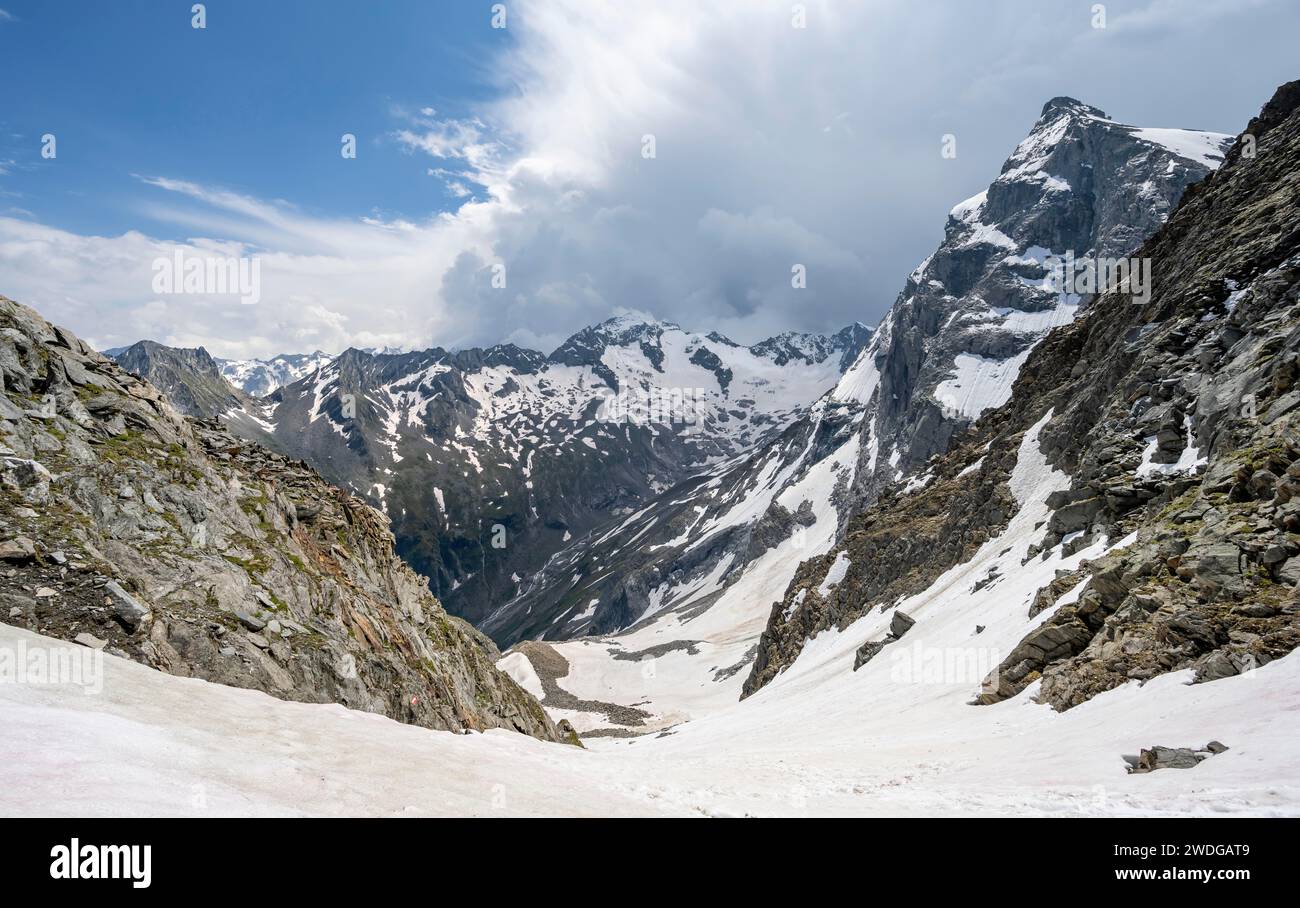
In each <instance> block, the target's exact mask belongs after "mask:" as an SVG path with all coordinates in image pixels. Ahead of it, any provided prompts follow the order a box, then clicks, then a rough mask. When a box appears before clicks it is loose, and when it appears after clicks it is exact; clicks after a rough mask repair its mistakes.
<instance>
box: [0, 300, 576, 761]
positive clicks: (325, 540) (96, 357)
mask: <svg viewBox="0 0 1300 908" xmlns="http://www.w3.org/2000/svg"><path fill="white" fill-rule="evenodd" d="M0 382H2V384H3V394H0V537H3V542H0V556H2V560H3V563H0V608H2V609H3V610H2V611H0V619H2V620H5V621H8V622H9V623H12V624H17V625H20V626H24V627H26V628H28V629H30V630H33V631H36V632H39V633H42V634H46V635H49V636H54V637H62V638H64V639H68V640H80V641H84V642H86V643H87V644H89V645H95V646H102V647H104V648H105V650H106V651H108V652H111V653H114V654H116V655H120V656H125V657H128V658H131V659H135V660H137V661H139V662H143V663H145V664H147V665H151V666H153V667H155V668H157V669H159V670H162V671H166V672H170V673H172V674H177V675H185V676H191V677H197V678H203V679H205V680H209V681H214V682H219V683H223V684H229V685H234V686H239V687H249V688H257V689H260V690H263V691H266V692H267V693H269V694H272V695H274V696H277V697H280V698H283V699H291V700H302V701H308V702H336V703H342V704H344V705H346V706H349V707H352V708H356V709H363V710H369V711H373V712H378V713H382V714H384V715H387V716H389V717H391V718H394V719H397V720H399V721H402V722H408V723H412V724H417V725H423V726H426V727H430V728H439V729H449V730H468V729H476V730H482V729H488V728H509V729H515V730H518V731H521V732H524V733H526V734H530V735H534V736H537V737H539V738H543V739H547V740H559V738H560V735H559V732H557V730H556V727H555V725H554V724H553V723H552V722H551V720H550V719H549V718H548V717H547V716H546V714H545V712H544V711H543V710H542V708H541V706H540V705H539V704H538V703H537V702H536V700H534V699H533V698H532V697H531V696H530V695H529V694H528V693H527V692H525V691H524V690H523V689H522V688H520V687H519V686H518V685H517V684H515V683H514V682H513V681H512V680H511V679H510V678H508V677H507V676H505V675H503V674H502V673H500V672H498V671H497V670H496V668H495V667H494V662H495V660H496V659H497V658H498V657H499V653H498V652H497V651H496V648H495V647H494V646H493V645H492V644H491V642H490V641H488V640H487V639H486V638H485V637H483V636H482V635H481V634H479V633H478V632H477V631H475V630H474V629H473V628H471V627H469V626H468V625H466V624H465V623H464V622H462V621H460V620H459V619H455V618H452V617H451V616H449V615H447V614H446V612H444V611H443V609H442V607H441V606H440V605H439V603H438V602H437V600H435V599H434V598H433V596H432V595H431V594H430V592H429V590H428V588H427V586H426V583H425V581H424V579H423V578H421V577H419V576H418V575H416V574H415V573H414V572H412V571H411V570H410V569H409V568H408V567H407V566H406V565H405V564H403V563H402V561H401V560H400V559H399V558H398V557H397V555H396V553H395V552H394V549H393V540H392V536H391V535H390V534H389V532H388V528H387V525H386V521H385V520H384V518H383V516H382V515H381V514H379V513H377V512H376V511H375V510H374V509H373V508H371V507H370V506H369V505H367V504H366V503H365V502H363V501H361V500H360V499H358V498H355V497H353V496H351V495H349V494H347V493H346V492H343V491H340V490H338V489H336V488H334V487H332V486H330V485H329V484H327V483H326V482H325V481H324V480H323V479H322V478H321V477H320V476H319V475H318V474H317V473H316V472H315V471H313V470H311V469H309V468H307V467H306V466H305V465H304V464H302V463H300V462H295V461H292V460H290V459H289V458H287V457H285V456H283V455H281V454H277V453H275V452H272V451H269V450H267V449H265V448H262V447H260V446H258V445H256V444H253V443H250V442H247V441H243V440H239V439H237V438H235V437H233V436H232V435H230V434H229V433H228V432H226V431H225V429H224V428H222V427H221V426H219V425H218V424H217V423H214V422H207V421H195V420H192V419H189V418H187V417H185V416H183V415H182V414H180V413H178V412H177V410H176V409H174V408H173V407H172V406H171V405H170V404H169V403H168V402H167V400H166V399H165V397H164V395H163V393H162V392H161V391H160V390H158V389H157V388H155V387H154V386H153V385H151V384H149V383H148V382H145V381H143V380H141V379H139V378H137V377H135V376H133V375H132V374H130V373H129V372H127V371H126V370H124V369H123V368H121V367H119V366H118V365H117V364H116V363H114V362H113V361H112V360H110V359H108V358H106V357H104V356H101V355H100V354H98V353H96V352H94V351H93V350H91V349H90V348H88V347H87V346H86V345H85V344H84V343H82V342H81V341H80V340H78V339H77V338H76V337H75V336H73V335H72V334H70V333H69V332H67V331H65V330H63V329H60V328H57V327H54V326H52V325H50V324H49V323H47V322H46V321H45V320H44V319H42V318H41V317H40V316H39V315H38V314H37V313H36V312H34V311H32V310H31V309H28V308H26V307H24V306H21V305H19V304H17V303H14V302H12V301H10V300H8V299H4V298H0Z"/></svg>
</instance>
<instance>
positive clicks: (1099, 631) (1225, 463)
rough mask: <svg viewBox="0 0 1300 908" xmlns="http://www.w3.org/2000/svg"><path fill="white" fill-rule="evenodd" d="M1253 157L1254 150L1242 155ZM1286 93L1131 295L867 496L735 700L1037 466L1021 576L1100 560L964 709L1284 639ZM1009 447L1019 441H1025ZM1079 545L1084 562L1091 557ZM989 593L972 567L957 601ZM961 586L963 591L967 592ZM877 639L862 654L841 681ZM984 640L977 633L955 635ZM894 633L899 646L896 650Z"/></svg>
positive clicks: (1293, 636) (973, 527)
mask: <svg viewBox="0 0 1300 908" xmlns="http://www.w3.org/2000/svg"><path fill="white" fill-rule="evenodd" d="M1251 152H1253V153H1251ZM1297 210H1300V83H1294V82H1293V83H1289V84H1287V85H1285V86H1283V87H1282V88H1280V89H1279V90H1278V92H1277V93H1276V95H1275V96H1274V98H1273V99H1272V100H1271V101H1270V102H1269V103H1268V104H1267V105H1265V107H1264V109H1263V110H1262V111H1261V113H1260V115H1259V116H1258V117H1256V118H1255V119H1254V120H1252V121H1251V123H1250V124H1249V125H1248V126H1247V128H1246V131H1245V132H1244V133H1243V136H1242V137H1239V138H1238V140H1237V141H1236V142H1235V143H1234V144H1233V146H1232V147H1231V149H1230V150H1229V151H1228V152H1227V154H1226V161H1225V163H1224V165H1223V166H1222V167H1221V168H1220V169H1219V170H1218V171H1217V172H1216V173H1214V174H1213V175H1212V176H1211V177H1209V178H1208V179H1206V180H1204V181H1203V182H1201V183H1198V184H1196V185H1194V186H1192V187H1190V188H1189V189H1188V190H1187V191H1186V192H1185V194H1184V195H1183V198H1182V201H1181V203H1180V204H1179V205H1178V207H1177V208H1176V210H1175V211H1174V212H1173V213H1172V214H1171V216H1170V218H1169V220H1168V222H1167V223H1166V224H1165V225H1164V226H1163V227H1161V229H1160V230H1158V231H1157V232H1156V233H1155V235H1154V236H1153V237H1152V238H1151V239H1150V240H1148V241H1147V242H1146V243H1144V244H1143V245H1142V247H1141V248H1140V249H1139V250H1138V251H1137V255H1138V256H1141V257H1144V258H1147V259H1149V261H1150V262H1151V264H1152V288H1151V295H1150V298H1149V301H1148V302H1146V304H1140V302H1139V303H1135V299H1134V297H1135V294H1134V293H1133V292H1132V291H1133V289H1134V288H1133V287H1132V286H1122V287H1119V288H1115V289H1112V290H1110V291H1109V292H1107V293H1105V294H1104V295H1102V296H1100V297H1099V298H1098V299H1097V300H1096V301H1095V302H1094V304H1093V305H1092V306H1091V307H1089V309H1088V310H1087V311H1086V312H1085V313H1084V314H1083V315H1082V317H1080V318H1078V319H1077V320H1075V321H1074V322H1073V323H1071V324H1068V325H1063V326H1060V327H1057V328H1056V329H1055V330H1053V331H1052V332H1050V333H1049V334H1048V335H1047V337H1046V338H1045V339H1044V340H1043V341H1042V342H1041V343H1040V344H1039V345H1038V346H1036V347H1035V348H1034V349H1033V350H1032V351H1031V352H1030V353H1029V355H1028V357H1027V358H1026V361H1025V365H1024V367H1023V368H1022V369H1020V370H1019V374H1018V377H1017V379H1016V381H1015V383H1014V386H1013V389H1012V392H1011V394H1010V396H1009V398H1008V400H1007V402H1006V404H1005V405H1004V406H1002V407H1000V408H999V409H997V410H994V411H991V412H989V413H987V414H986V415H985V416H984V418H982V419H980V420H979V422H978V423H976V424H975V425H974V427H973V428H972V429H970V430H968V431H966V432H964V433H963V434H962V435H961V436H960V438H959V440H958V441H957V443H956V444H955V445H954V447H953V448H952V450H950V452H949V453H948V454H946V455H943V456H940V457H938V458H936V459H935V460H934V461H933V462H932V463H930V464H929V465H928V467H927V468H926V471H925V473H924V475H923V476H921V477H919V478H918V481H916V482H913V483H909V484H908V486H903V485H901V484H900V485H894V486H892V487H886V488H885V489H884V490H883V492H882V494H881V495H880V496H879V499H878V501H877V502H876V503H875V504H874V505H873V506H872V507H870V508H868V509H867V510H865V511H864V512H862V513H861V514H859V515H858V516H856V517H855V518H854V519H853V521H852V522H851V524H850V526H849V529H848V532H847V534H846V536H845V538H844V540H843V542H842V543H840V544H839V545H837V546H836V547H835V548H834V549H832V550H831V551H829V552H827V553H826V554H825V555H824V556H822V557H820V558H817V559H814V560H811V561H808V562H805V563H804V564H803V565H801V566H800V568H799V570H798V572H797V573H796V576H795V579H794V580H793V581H792V583H791V584H790V586H789V588H788V589H787V590H786V592H785V595H784V596H783V598H782V601H781V602H779V603H776V604H775V605H774V606H773V608H772V611H771V614H770V616H769V618H768V623H767V628H766V629H765V631H764V633H763V636H762V640H761V642H760V644H759V648H758V653H757V657H756V660H755V662H754V666H753V669H752V671H751V673H750V675H749V677H748V679H747V680H746V682H745V685H744V693H745V694H746V695H750V694H753V693H755V692H757V691H758V690H760V689H761V688H763V687H764V686H765V685H766V684H768V683H769V682H770V681H771V680H772V679H773V678H775V677H777V676H778V675H779V674H781V673H782V672H784V671H786V670H788V669H789V668H790V667H791V666H792V665H793V664H795V663H796V662H797V661H798V658H799V655H800V653H801V652H802V651H803V650H804V648H805V647H806V645H807V643H808V641H809V640H811V639H813V638H814V637H816V636H817V635H819V634H822V633H827V632H830V633H835V632H845V631H846V630H847V629H848V628H850V627H851V626H853V625H854V623H855V622H856V621H857V620H858V619H860V618H862V617H863V616H866V615H868V614H870V613H872V612H873V611H874V610H876V609H877V608H878V609H881V610H884V611H886V612H888V610H889V609H890V608H891V607H893V606H896V605H897V604H898V603H899V602H900V601H902V600H903V599H904V598H906V597H909V596H913V595H915V594H917V593H919V592H920V591H922V590H925V589H926V588H927V587H929V586H930V585H931V584H933V583H935V581H936V579H937V578H939V577H940V576H941V575H943V574H944V572H945V571H947V570H948V569H949V568H951V567H953V566H954V565H957V564H959V563H962V562H964V561H968V560H969V559H970V558H971V557H972V556H973V555H974V554H975V553H976V552H978V551H985V550H986V549H987V547H989V546H996V545H997V544H998V540H999V538H1000V534H1002V532H1003V531H1004V529H1005V528H1006V527H1008V525H1009V524H1010V523H1011V522H1013V521H1014V515H1015V514H1016V513H1017V512H1018V511H1022V510H1025V509H1026V508H1028V507H1029V505H1030V504H1031V503H1033V502H1029V501H1026V500H1022V498H1021V495H1022V494H1023V489H1021V491H1020V492H1018V491H1017V488H1016V486H1015V478H1014V477H1015V475H1016V473H1017V470H1018V469H1019V465H1020V464H1021V462H1022V461H1023V460H1024V459H1025V457H1026V456H1027V454H1032V455H1033V456H1038V452H1039V451H1040V450H1041V455H1042V456H1043V457H1044V458H1045V459H1046V462H1047V463H1048V465H1049V466H1050V467H1051V468H1052V469H1054V470H1055V471H1058V474H1057V475H1059V476H1060V482H1059V484H1058V486H1057V488H1056V490H1055V491H1053V492H1051V494H1050V495H1048V496H1047V497H1046V499H1045V502H1037V503H1033V504H1035V506H1039V505H1044V506H1045V508H1046V512H1047V514H1048V516H1047V518H1046V519H1045V520H1043V521H1042V522H1041V523H1039V524H1038V525H1037V526H1036V527H1035V528H1034V530H1033V531H1034V532H1035V533H1036V534H1037V536H1038V541H1037V542H1036V543H1035V544H1034V545H1033V546H1031V547H1030V548H1029V550H1028V552H1027V554H1026V558H1027V559H1030V560H1032V559H1035V558H1039V559H1048V558H1063V557H1064V556H1068V555H1069V554H1070V553H1071V552H1078V551H1081V550H1082V549H1084V548H1085V547H1095V548H1096V549H1097V550H1098V551H1100V553H1101V554H1099V555H1098V556H1097V557H1095V558H1091V559H1086V560H1084V561H1083V562H1082V563H1081V564H1080V565H1079V566H1078V567H1077V568H1075V569H1073V570H1070V571H1064V572H1058V576H1057V578H1056V580H1055V581H1053V582H1052V583H1050V584H1048V585H1047V586H1045V587H1043V588H1041V589H1039V590H1038V591H1037V592H1036V593H1034V594H1033V595H1031V596H1029V597H1028V599H1027V601H1025V602H1024V603H1023V604H1022V607H1023V608H1024V609H1026V614H1027V615H1028V616H1030V617H1032V618H1033V619H1034V620H1035V622H1036V623H1035V625H1034V627H1033V629H1032V630H1031V631H1030V632H1029V633H1028V634H1027V635H1026V636H1024V638H1023V639H1022V640H1021V641H1020V643H1019V644H1018V645H1017V646H1015V647H1014V648H1013V650H1012V651H1011V652H1009V653H1006V654H1004V657H1003V658H1002V660H1001V662H1000V664H999V665H997V667H996V668H995V670H994V671H992V672H991V673H990V674H989V676H988V677H987V678H986V679H985V682H984V685H983V688H982V690H981V691H980V692H978V693H977V695H976V700H975V702H977V703H992V702H996V701H998V700H1001V699H1005V698H1008V697H1011V696H1015V695H1016V694H1018V693H1020V692H1022V691H1024V690H1026V689H1027V688H1030V687H1032V688H1033V691H1034V694H1035V695H1036V696H1037V697H1038V698H1039V699H1040V700H1042V701H1043V702H1046V703H1049V704H1051V705H1052V706H1053V707H1055V708H1056V709H1058V710H1064V709H1069V708H1071V707H1073V706H1076V705H1078V704H1079V703H1082V702H1084V701H1086V700H1088V699H1089V698H1091V697H1093V696H1095V695H1096V694H1098V693H1100V692H1103V691H1106V690H1109V689H1112V688H1114V687H1116V686H1119V685H1121V684H1123V683H1125V682H1127V681H1131V680H1138V681H1146V680H1149V679H1151V678H1154V677H1156V676H1158V675H1160V674H1163V673H1165V672H1170V671H1176V670H1180V669H1191V670H1192V671H1193V672H1194V674H1193V678H1194V680H1195V681H1199V682H1207V681H1213V680H1216V679H1219V678H1223V677H1227V676H1231V675H1236V674H1239V673H1242V672H1249V671H1250V670H1252V669H1253V668H1255V667H1258V666H1260V665H1263V664H1267V663H1268V662H1270V661H1272V660H1274V659H1277V658H1279V657H1280V656H1282V655H1285V654H1286V653H1289V652H1290V651H1292V650H1293V649H1294V648H1295V647H1296V646H1297V645H1298V644H1300V592H1298V591H1297V589H1296V586H1295V584H1296V581H1297V580H1298V579H1300V558H1298V557H1297V556H1298V555H1300V533H1298V532H1297V531H1300V519H1298V518H1297V514H1296V510H1297V507H1300V505H1297V503H1296V491H1297V488H1296V487H1295V479H1296V477H1298V476H1300V410H1298V409H1297V408H1300V390H1297V388H1296V386H1295V382H1296V377H1297V374H1300V365H1298V363H1300V222H1298V221H1297V219H1296V217H1295V212H1296V211H1297ZM1027 446H1028V448H1027ZM1089 550H1092V549H1091V548H1090V549H1089ZM1004 579H1005V575H999V574H998V573H997V572H996V571H991V572H990V574H989V575H988V576H986V577H985V578H984V579H983V580H981V581H979V583H978V584H977V587H979V586H990V585H996V584H998V583H1000V582H1002V581H1003V580H1004ZM972 592H974V590H972ZM895 617H896V618H899V619H905V620H903V621H901V623H900V624H899V627H898V628H897V629H896V630H895V631H894V634H893V636H892V639H890V638H885V639H868V640H864V641H863V643H862V645H861V646H860V647H859V649H858V652H857V657H856V660H855V661H854V663H853V664H852V665H846V666H845V668H844V670H845V671H851V670H857V668H859V667H860V666H862V665H864V664H865V663H867V662H869V661H871V660H872V659H874V658H877V656H878V654H879V653H880V652H881V651H882V649H885V648H886V647H889V646H891V645H897V644H895V643H894V642H893V641H895V640H897V639H898V637H899V636H901V634H902V633H908V632H910V629H911V628H912V627H914V626H918V627H923V626H924V624H925V622H926V620H927V617H929V616H927V615H926V614H925V613H924V612H921V611H918V612H914V613H909V614H905V615H904V614H902V613H900V614H898V615H896V616H895ZM980 630H982V628H981V627H980V626H978V625H976V626H975V627H974V628H973V631H972V633H974V634H978V633H979V632H980ZM900 631H901V633H900Z"/></svg>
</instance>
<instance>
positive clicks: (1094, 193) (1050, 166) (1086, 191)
mask: <svg viewBox="0 0 1300 908" xmlns="http://www.w3.org/2000/svg"><path fill="white" fill-rule="evenodd" d="M1173 132H1178V133H1180V135H1181V137H1182V140H1183V141H1182V143H1181V145H1180V146H1175V148H1177V149H1178V150H1174V149H1173V148H1171V147H1169V146H1168V144H1166V143H1168V139H1167V138H1166V136H1165V135H1163V134H1162V135H1159V136H1157V135H1156V134H1154V133H1151V132H1149V131H1146V130H1142V129H1140V128H1137V127H1132V126H1124V125H1121V124H1118V123H1115V122H1114V121H1112V120H1110V119H1109V118H1107V117H1106V115H1105V114H1104V113H1103V112H1102V111H1100V110H1097V109H1096V108H1094V107H1089V106H1088V105H1086V104H1082V103H1080V102H1078V101H1075V100H1073V99H1071V98H1054V99H1052V100H1051V101H1049V102H1048V103H1047V104H1046V105H1045V106H1044V107H1043V112H1042V115H1041V116H1040V117H1039V120H1038V122H1037V123H1035V124H1034V127H1033V129H1032V130H1031V131H1030V133H1029V135H1028V136H1027V137H1026V138H1025V140H1024V141H1023V142H1021V143H1020V145H1019V146H1018V147H1017V148H1016V150H1015V152H1013V153H1012V155H1011V157H1009V158H1008V159H1007V161H1006V163H1005V164H1003V165H1002V173H1001V174H1000V175H999V176H998V178H997V179H996V180H994V181H993V182H992V183H991V184H990V185H989V187H988V189H986V190H985V191H984V192H982V193H980V194H979V195H977V196H974V197H973V198H971V199H967V200H966V201H965V202H962V203H960V204H958V205H957V206H956V207H954V208H953V210H952V212H951V213H950V214H949V216H948V223H947V226H946V228H945V232H944V233H945V235H944V240H943V242H942V243H941V244H940V246H939V248H938V249H936V250H935V252H934V254H933V255H931V256H930V257H929V258H928V259H926V260H925V261H924V262H923V263H922V264H921V265H920V266H919V267H918V268H917V269H916V270H915V271H913V272H912V274H911V276H910V277H909V278H908V280H907V283H906V285H905V286H904V288H903V291H902V292H901V293H900V294H899V297H898V301H897V302H896V303H895V304H894V307H893V309H892V310H891V311H890V313H889V315H888V316H887V317H886V319H885V321H884V323H882V326H881V330H880V331H879V332H877V335H876V337H875V338H874V340H873V343H872V344H871V345H870V346H869V347H868V349H867V350H866V351H865V352H864V354H863V357H862V360H861V361H860V362H859V363H858V364H857V365H856V366H855V367H854V368H855V371H858V372H862V373H864V374H863V376H862V378H861V380H860V388H859V394H860V396H862V397H863V398H864V399H863V401H862V402H863V403H864V404H866V405H867V406H868V407H869V413H868V416H867V419H866V420H865V421H864V433H865V435H864V444H863V446H862V451H863V454H862V458H861V463H860V465H859V469H858V471H857V475H856V481H855V487H854V493H855V499H856V500H857V502H858V503H859V504H860V505H861V504H865V503H869V502H870V501H872V500H874V499H875V497H876V495H878V494H879V492H880V490H881V488H883V487H884V486H885V485H887V484H888V483H890V482H893V481H895V480H896V479H898V478H900V477H902V476H906V475H909V474H912V473H915V472H917V471H920V470H923V468H924V467H925V465H926V463H927V462H928V461H929V460H930V458H931V457H932V456H934V455H935V454H938V453H941V452H943V451H945V450H947V448H948V445H949V444H950V442H951V439H952V438H953V437H954V435H956V434H958V433H959V432H961V431H963V430H965V429H967V428H968V427H969V426H970V425H971V424H972V423H973V422H974V421H975V420H976V419H978V418H979V416H980V415H981V414H982V413H984V412H985V411H987V410H989V409H991V408H994V407H997V406H1000V405H1001V404H1002V403H1004V402H1005V401H1006V400H1007V399H1008V398H1009V397H1010V395H1011V389H1012V385H1013V383H1014V380H1015V378H1016V377H1017V375H1018V374H1019V371H1020V368H1021V366H1022V364H1023V363H1024V361H1025V358H1026V357H1027V356H1028V355H1029V352H1030V351H1031V350H1032V349H1033V347H1034V346H1035V345H1036V344H1037V343H1039V342H1040V341H1041V340H1042V339H1043V337H1044V336H1045V335H1046V334H1047V332H1048V331H1049V330H1051V329H1052V328H1053V327H1056V326H1058V325H1062V324H1066V323H1068V322H1069V321H1071V320H1072V319H1073V318H1075V317H1076V316H1077V315H1078V314H1079V312H1081V311H1084V310H1086V308H1087V306H1088V304H1089V302H1090V301H1091V300H1092V299H1093V295H1091V294H1087V293H1072V292H1066V291H1067V289H1068V287H1067V285H1065V284H1064V283H1063V282H1062V281H1061V280H1060V277H1059V269H1060V267H1061V266H1062V264H1063V263H1064V262H1066V261H1067V260H1074V261H1076V262H1087V261H1096V260H1097V259H1099V258H1118V257H1127V256H1129V255H1130V254H1131V253H1132V252H1133V251H1134V250H1135V249H1136V248H1137V247H1138V245H1139V244H1141V243H1142V241H1143V240H1145V239H1146V238H1147V237H1148V236H1150V235H1151V234H1152V233H1153V232H1155V230H1156V228H1158V227H1159V226H1160V225H1161V224H1163V223H1164V222H1165V220H1166V219H1167V218H1168V216H1169V213H1170V212H1171V211H1172V210H1173V208H1174V206H1175V205H1176V204H1177V202H1178V200H1179V198H1180V197H1181V196H1182V194H1183V192H1184V191H1185V190H1186V189H1187V187H1188V186H1189V185H1191V184H1192V183H1195V182H1197V181H1198V180H1201V179H1202V178H1204V177H1205V176H1206V174H1208V173H1209V172H1211V170H1212V169H1213V168H1214V167H1216V166H1217V165H1218V163H1219V162H1221V161H1222V160H1223V152H1224V151H1225V150H1226V148H1227V147H1228V145H1230V144H1231V141H1232V137H1230V136H1221V135H1218V134H1216V133H1196V132H1190V131H1178V130H1175V131H1173ZM1189 147H1190V148H1197V149H1200V150H1201V152H1202V154H1196V153H1195V152H1190V151H1185V150H1184V149H1186V148H1189ZM1188 155H1191V156H1188ZM1067 257H1068V258H1067ZM1084 286H1086V285H1085V284H1084V283H1083V282H1082V281H1079V282H1078V284H1073V285H1069V287H1073V288H1075V289H1083V287H1084ZM1080 365H1081V366H1083V367H1085V368H1086V363H1082V364H1080ZM868 397H869V398H870V399H866V398H868ZM1176 434H1177V439H1176V441H1177V442H1178V446H1177V449H1178V450H1181V449H1182V444H1181V441H1182V438H1181V434H1178V433H1176ZM1175 459H1176V458H1175Z"/></svg>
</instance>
